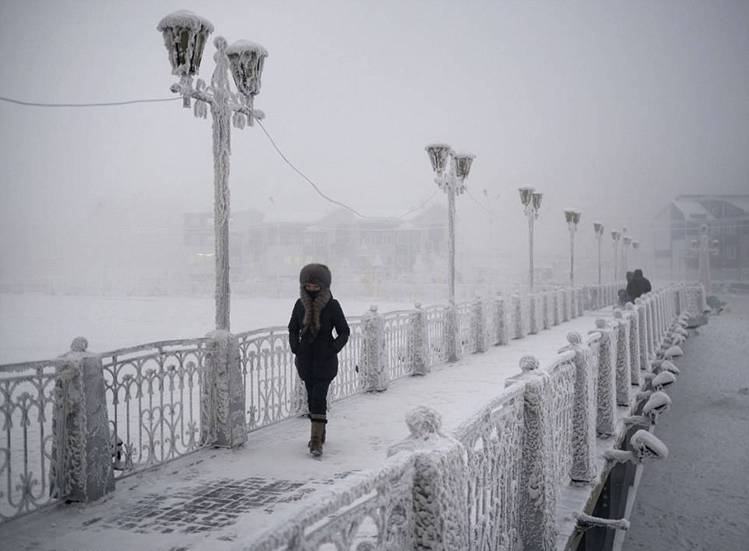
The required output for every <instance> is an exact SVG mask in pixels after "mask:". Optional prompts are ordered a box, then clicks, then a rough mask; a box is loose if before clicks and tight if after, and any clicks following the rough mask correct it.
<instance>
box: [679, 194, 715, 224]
mask: <svg viewBox="0 0 749 551" xmlns="http://www.w3.org/2000/svg"><path fill="white" fill-rule="evenodd" d="M673 205H674V207H676V208H677V209H678V210H679V211H680V212H681V213H682V214H683V215H684V218H686V219H689V218H699V219H700V220H710V219H712V218H713V215H712V214H710V212H709V211H708V210H707V209H706V208H705V207H703V206H702V205H701V204H700V203H699V202H698V201H696V200H694V199H687V198H683V197H677V198H676V199H674V201H673Z"/></svg>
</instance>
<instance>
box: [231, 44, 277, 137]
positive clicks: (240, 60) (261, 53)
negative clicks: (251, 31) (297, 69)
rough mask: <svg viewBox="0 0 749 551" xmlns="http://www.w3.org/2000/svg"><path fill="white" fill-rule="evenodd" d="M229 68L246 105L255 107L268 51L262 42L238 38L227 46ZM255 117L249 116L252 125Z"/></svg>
mask: <svg viewBox="0 0 749 551" xmlns="http://www.w3.org/2000/svg"><path fill="white" fill-rule="evenodd" d="M226 57H228V58H229V68H230V70H231V74H232V76H233V77H234V83H235V84H236V85H237V90H239V92H240V94H241V95H242V98H243V100H244V103H245V105H247V106H248V107H249V108H250V109H252V108H253V103H254V99H255V96H256V95H258V94H259V93H260V77H261V76H262V74H263V65H264V63H265V58H266V57H268V51H267V50H266V49H265V48H263V47H262V46H261V45H260V44H256V43H255V42H250V41H249V40H237V41H236V42H234V43H233V44H232V45H231V46H229V47H228V48H226ZM253 120H254V117H249V124H250V126H252V123H253Z"/></svg>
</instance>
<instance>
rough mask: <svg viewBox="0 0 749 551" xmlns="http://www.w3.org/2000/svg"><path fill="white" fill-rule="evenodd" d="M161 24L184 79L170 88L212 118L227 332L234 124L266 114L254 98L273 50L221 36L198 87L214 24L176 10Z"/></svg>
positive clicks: (219, 277) (219, 322)
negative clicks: (207, 72) (233, 88)
mask: <svg viewBox="0 0 749 551" xmlns="http://www.w3.org/2000/svg"><path fill="white" fill-rule="evenodd" d="M156 28H157V29H158V30H159V31H161V33H162V34H163V36H164V44H165V45H166V49H167V51H168V53H169V61H170V62H171V65H172V74H173V75H175V76H178V77H179V82H178V83H175V84H173V85H172V86H171V88H170V89H171V91H172V92H175V93H178V94H180V95H181V96H182V106H183V107H185V108H189V107H190V100H191V99H194V100H195V106H194V114H195V116H196V117H200V118H206V116H207V107H208V106H209V105H210V110H211V118H212V119H213V169H214V209H213V219H214V239H215V259H216V261H215V262H216V291H215V297H216V329H218V330H226V331H228V330H229V327H230V323H229V316H230V302H229V298H230V289H229V214H230V208H229V165H230V163H229V156H230V154H231V128H230V123H231V122H233V124H234V127H235V128H239V129H242V128H244V127H245V125H249V126H253V124H254V121H255V120H256V119H257V120H262V119H263V118H264V117H265V115H264V113H263V112H262V111H259V110H257V109H255V108H254V99H255V96H256V95H257V94H258V93H259V92H260V77H261V75H262V72H263V64H264V62H265V58H266V57H267V56H268V52H267V51H266V50H265V48H263V47H262V46H260V45H259V44H255V43H252V42H248V41H246V40H239V41H237V42H235V43H233V44H232V45H231V46H228V45H227V42H226V39H225V38H223V37H221V36H218V37H216V38H215V39H214V41H213V44H214V46H215V47H216V53H215V54H214V56H213V59H214V60H215V62H216V67H215V69H214V71H213V75H212V77H211V83H210V85H209V86H206V85H205V82H204V81H203V80H202V79H198V80H197V82H196V84H195V86H193V82H192V81H193V76H195V75H196V74H198V72H199V70H200V62H201V59H202V57H203V49H204V47H205V43H206V39H207V38H208V35H209V34H211V33H212V32H213V25H212V24H211V23H210V21H208V20H207V19H204V18H202V17H200V16H198V15H195V14H194V13H191V12H189V11H177V12H174V13H171V14H169V15H167V16H166V17H164V18H163V19H162V20H161V21H160V22H159V24H158V26H157V27H156ZM229 71H231V74H232V76H233V77H234V83H235V84H236V87H237V92H236V93H234V92H232V91H231V89H230V87H229V78H228V76H229Z"/></svg>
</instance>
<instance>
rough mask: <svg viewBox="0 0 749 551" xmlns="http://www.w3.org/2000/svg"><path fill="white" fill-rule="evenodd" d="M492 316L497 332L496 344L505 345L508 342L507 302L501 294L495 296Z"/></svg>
mask: <svg viewBox="0 0 749 551" xmlns="http://www.w3.org/2000/svg"><path fill="white" fill-rule="evenodd" d="M494 316H495V317H494V327H495V328H496V330H497V343H496V344H499V345H505V344H507V343H508V342H509V340H510V336H509V332H508V327H507V326H508V323H507V301H506V300H505V297H504V296H502V295H501V294H500V295H497V298H496V300H495V303H494Z"/></svg>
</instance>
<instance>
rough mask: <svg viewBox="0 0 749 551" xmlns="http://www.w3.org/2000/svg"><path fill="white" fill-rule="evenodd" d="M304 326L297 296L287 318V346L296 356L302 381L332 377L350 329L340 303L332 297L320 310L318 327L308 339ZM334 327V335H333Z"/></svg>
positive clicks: (295, 361)
mask: <svg viewBox="0 0 749 551" xmlns="http://www.w3.org/2000/svg"><path fill="white" fill-rule="evenodd" d="M303 328H304V304H303V303H302V301H301V299H297V301H296V304H294V310H293V311H292V312H291V320H290V321H289V345H290V346H291V351H292V352H293V353H294V354H295V355H296V358H295V359H294V363H295V365H296V369H297V372H298V373H299V377H300V378H301V379H302V380H303V381H306V380H312V379H326V380H333V379H334V378H335V376H336V375H337V374H338V353H339V352H340V351H341V350H342V349H343V347H344V346H346V342H348V338H349V335H350V334H351V330H350V329H349V326H348V323H347V322H346V316H344V315H343V310H342V309H341V305H340V304H339V303H338V301H337V300H335V299H334V298H331V299H330V301H329V302H328V303H327V304H326V305H325V307H324V308H323V309H322V310H321V311H320V329H319V331H318V333H317V335H316V336H315V337H314V339H310V336H309V335H307V332H306V331H305V330H304V329H303ZM334 328H335V331H336V334H337V335H338V336H337V337H336V338H333V329H334Z"/></svg>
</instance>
